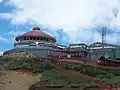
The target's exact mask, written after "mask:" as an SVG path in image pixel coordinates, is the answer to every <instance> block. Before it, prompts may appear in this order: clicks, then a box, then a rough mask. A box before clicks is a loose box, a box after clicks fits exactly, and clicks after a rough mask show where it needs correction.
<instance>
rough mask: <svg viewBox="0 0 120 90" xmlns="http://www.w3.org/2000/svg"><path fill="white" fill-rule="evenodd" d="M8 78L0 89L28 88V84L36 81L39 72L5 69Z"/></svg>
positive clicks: (25, 89)
mask: <svg viewBox="0 0 120 90" xmlns="http://www.w3.org/2000/svg"><path fill="white" fill-rule="evenodd" d="M7 76H8V79H7V81H6V83H5V85H4V87H3V88H2V89H1V90H28V88H29V86H30V85H32V84H33V83H36V82H38V81H39V80H40V79H39V78H40V74H32V73H30V72H26V71H25V72H24V71H7Z"/></svg>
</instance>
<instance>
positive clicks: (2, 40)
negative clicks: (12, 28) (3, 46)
mask: <svg viewBox="0 0 120 90" xmlns="http://www.w3.org/2000/svg"><path fill="white" fill-rule="evenodd" d="M0 42H7V43H10V41H9V40H8V39H7V38H5V37H2V36H0Z"/></svg>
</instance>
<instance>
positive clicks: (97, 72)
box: [0, 57, 120, 90]
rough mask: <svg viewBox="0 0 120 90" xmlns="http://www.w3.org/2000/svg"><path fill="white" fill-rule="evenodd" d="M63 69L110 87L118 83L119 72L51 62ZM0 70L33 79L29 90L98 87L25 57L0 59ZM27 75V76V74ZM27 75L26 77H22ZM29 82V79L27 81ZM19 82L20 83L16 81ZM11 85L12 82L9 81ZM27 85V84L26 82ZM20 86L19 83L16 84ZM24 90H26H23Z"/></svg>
mask: <svg viewBox="0 0 120 90" xmlns="http://www.w3.org/2000/svg"><path fill="white" fill-rule="evenodd" d="M53 63H55V64H57V65H59V66H61V67H62V68H63V69H66V70H69V71H71V72H77V73H81V74H85V75H88V76H91V77H95V78H96V79H98V80H100V81H101V82H106V83H108V84H110V85H112V84H113V83H117V82H120V71H119V70H114V69H103V68H94V67H92V66H88V65H82V64H70V63H65V62H53ZM0 66H1V70H2V71H3V70H4V71H6V72H9V74H10V73H11V72H12V74H11V75H13V74H14V75H15V74H16V72H17V73H21V72H22V74H21V75H20V74H19V77H18V78H19V79H20V78H21V79H22V78H23V77H25V78H27V77H28V78H30V79H32V78H33V81H35V80H36V79H37V80H36V82H34V83H31V85H30V84H29V89H30V90H33V89H32V88H33V87H37V88H38V87H40V86H47V87H76V88H79V87H83V88H85V87H92V86H94V87H98V85H97V84H96V83H95V81H92V80H88V79H87V78H83V77H81V78H78V77H73V76H71V75H67V74H66V73H63V72H60V71H59V70H58V69H55V68H53V67H50V66H49V65H48V63H45V62H41V61H40V60H39V58H26V57H14V58H13V57H1V58H0ZM28 73H29V74H28ZM24 75H27V76H24ZM33 76H34V77H33ZM26 80H27V79H26ZM28 80H29V79H28ZM16 82H20V81H16ZM11 83H12V81H11ZM26 83H27V82H26ZM18 84H20V83H18ZM25 90H26V89H25Z"/></svg>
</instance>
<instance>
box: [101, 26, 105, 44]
mask: <svg viewBox="0 0 120 90" xmlns="http://www.w3.org/2000/svg"><path fill="white" fill-rule="evenodd" d="M102 43H106V26H105V25H102Z"/></svg>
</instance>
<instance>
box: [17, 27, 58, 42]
mask: <svg viewBox="0 0 120 90" xmlns="http://www.w3.org/2000/svg"><path fill="white" fill-rule="evenodd" d="M23 37H43V38H49V39H52V40H54V41H55V42H56V39H55V38H54V37H52V36H50V35H48V34H46V33H44V32H42V31H40V28H39V27H34V28H33V30H32V31H29V32H27V33H24V34H22V35H20V36H17V37H16V38H15V40H16V41H18V40H19V39H20V38H23Z"/></svg>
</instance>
